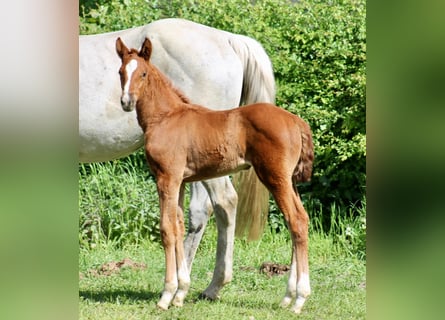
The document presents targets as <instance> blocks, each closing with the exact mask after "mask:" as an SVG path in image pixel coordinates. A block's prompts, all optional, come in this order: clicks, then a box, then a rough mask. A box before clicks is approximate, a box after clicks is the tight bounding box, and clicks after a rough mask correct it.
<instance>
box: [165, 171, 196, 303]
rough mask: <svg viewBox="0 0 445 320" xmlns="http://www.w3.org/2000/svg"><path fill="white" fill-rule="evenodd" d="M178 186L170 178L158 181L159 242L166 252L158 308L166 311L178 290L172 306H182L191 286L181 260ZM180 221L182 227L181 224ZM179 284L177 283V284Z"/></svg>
mask: <svg viewBox="0 0 445 320" xmlns="http://www.w3.org/2000/svg"><path fill="white" fill-rule="evenodd" d="M180 186H181V183H180V182H179V183H178V182H174V181H172V180H171V179H169V178H165V177H157V188H158V194H159V204H160V209H161V223H160V231H161V240H162V245H163V247H164V252H165V282H164V291H163V292H162V296H161V300H159V302H158V304H157V305H158V307H159V308H161V309H164V310H166V309H168V306H169V305H170V303H171V302H172V300H173V298H174V297H175V294H177V290H178V287H179V289H180V290H179V292H178V293H179V294H178V297H177V299H175V302H174V303H175V305H182V302H183V300H184V297H185V295H186V293H187V291H188V288H189V286H190V276H189V273H188V270H187V263H186V260H185V257H184V247H183V242H182V241H183V235H184V223H183V217H182V210H181V208H180V207H179V206H178V199H179V192H180ZM180 221H182V223H180ZM178 280H179V283H178Z"/></svg>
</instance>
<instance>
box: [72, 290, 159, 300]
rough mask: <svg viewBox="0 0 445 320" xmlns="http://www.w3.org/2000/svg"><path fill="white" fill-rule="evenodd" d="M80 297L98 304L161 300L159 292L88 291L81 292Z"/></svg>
mask: <svg viewBox="0 0 445 320" xmlns="http://www.w3.org/2000/svg"><path fill="white" fill-rule="evenodd" d="M79 297H80V298H83V299H85V300H92V301H96V302H116V301H120V302H122V301H128V302H131V301H134V302H138V301H157V300H158V299H159V298H160V293H159V292H149V291H134V290H133V291H132V290H101V291H88V290H80V291H79Z"/></svg>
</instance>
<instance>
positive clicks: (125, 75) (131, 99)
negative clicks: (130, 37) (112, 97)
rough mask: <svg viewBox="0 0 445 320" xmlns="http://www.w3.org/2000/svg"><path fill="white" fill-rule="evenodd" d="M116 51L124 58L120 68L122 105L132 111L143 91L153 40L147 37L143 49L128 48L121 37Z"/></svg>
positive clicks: (117, 41) (118, 39)
mask: <svg viewBox="0 0 445 320" xmlns="http://www.w3.org/2000/svg"><path fill="white" fill-rule="evenodd" d="M116 51H117V54H118V55H119V57H120V58H121V60H122V65H121V67H120V69H119V75H120V78H121V87H122V95H121V105H122V109H124V111H132V110H133V109H134V108H135V106H136V102H137V101H138V99H139V98H140V97H141V95H142V93H143V87H144V84H145V81H146V79H147V74H148V71H149V70H148V61H149V60H150V56H151V42H150V40H149V39H148V38H145V41H144V43H143V44H142V48H141V50H140V51H139V52H138V51H137V50H135V49H131V50H130V49H128V48H127V47H126V46H125V44H124V43H123V42H122V40H121V38H117V40H116Z"/></svg>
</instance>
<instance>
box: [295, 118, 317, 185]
mask: <svg viewBox="0 0 445 320" xmlns="http://www.w3.org/2000/svg"><path fill="white" fill-rule="evenodd" d="M300 130H301V154H300V159H299V160H298V163H297V166H296V168H295V170H294V175H293V180H294V182H307V181H309V180H311V176H312V165H313V163H314V144H313V142H312V132H311V128H310V127H309V125H308V124H307V123H306V122H304V121H303V120H301V121H300Z"/></svg>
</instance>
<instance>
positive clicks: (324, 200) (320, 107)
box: [80, 0, 366, 228]
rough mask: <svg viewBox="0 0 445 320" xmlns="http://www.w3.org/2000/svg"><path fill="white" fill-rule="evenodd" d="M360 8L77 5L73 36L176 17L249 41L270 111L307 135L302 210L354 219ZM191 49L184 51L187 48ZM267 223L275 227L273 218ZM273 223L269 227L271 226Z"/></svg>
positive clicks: (349, 1)
mask: <svg viewBox="0 0 445 320" xmlns="http://www.w3.org/2000/svg"><path fill="white" fill-rule="evenodd" d="M365 4H366V3H365V1H364V0H330V1H317V0H307V1H304V0H301V1H299V2H297V3H291V2H290V1H286V0H257V1H248V0H226V1H218V0H185V1H184V0H181V1H180V0H158V1H144V0H120V1H119V0H109V1H106V0H102V1H97V6H93V5H92V2H91V1H80V13H81V16H80V33H82V34H87V33H98V32H106V31H115V30H120V29H124V28H128V27H133V26H138V25H143V24H147V23H149V22H151V21H153V20H157V19H161V18H167V17H181V18H186V19H190V20H193V21H196V22H199V23H203V24H206V25H209V26H213V27H215V28H218V29H223V30H227V31H230V32H234V33H240V34H244V35H248V36H251V37H253V38H255V39H257V40H258V41H259V42H260V43H261V44H262V45H263V46H264V48H265V50H266V52H267V53H268V54H269V56H270V58H271V60H272V63H273V67H274V72H275V77H276V83H277V90H278V91H277V105H279V106H281V107H283V108H285V109H287V110H289V111H291V112H293V113H296V114H299V115H300V116H301V117H303V118H304V119H305V120H307V121H308V122H309V123H310V125H311V128H312V131H313V136H314V146H315V163H314V173H313V178H312V181H311V182H310V183H307V184H304V185H302V186H300V188H299V189H300V191H301V193H302V197H303V200H304V201H305V203H306V205H307V206H308V207H311V208H313V209H324V210H323V211H324V212H326V213H328V214H326V215H325V218H324V219H325V223H327V224H329V223H330V217H329V212H330V210H331V208H332V207H333V206H334V207H336V208H344V210H340V211H343V212H345V214H346V212H349V210H350V208H354V209H351V210H353V211H354V212H355V215H360V210H361V203H362V199H363V198H364V196H365V192H366V189H365V185H366V173H365V172H366V170H365V168H366V125H365V123H366V122H365V120H366V104H365V103H366V91H365V73H366V70H365V67H366V28H365V17H366V11H365ZM191 45H192V44H191ZM275 214H277V209H276V207H274V206H273V205H272V206H271V220H272V221H273V223H274V224H275V225H276V226H277V228H279V227H280V225H283V224H282V223H280V222H279V221H278V220H277V219H276V217H274V215H275ZM274 219H275V220H274Z"/></svg>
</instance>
